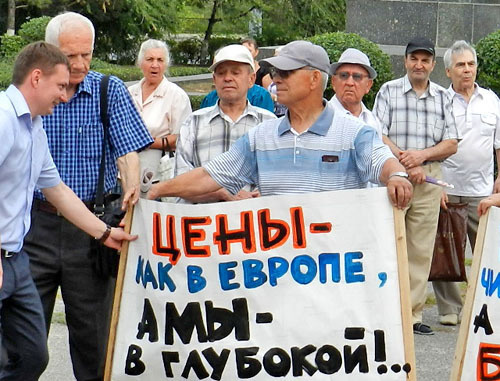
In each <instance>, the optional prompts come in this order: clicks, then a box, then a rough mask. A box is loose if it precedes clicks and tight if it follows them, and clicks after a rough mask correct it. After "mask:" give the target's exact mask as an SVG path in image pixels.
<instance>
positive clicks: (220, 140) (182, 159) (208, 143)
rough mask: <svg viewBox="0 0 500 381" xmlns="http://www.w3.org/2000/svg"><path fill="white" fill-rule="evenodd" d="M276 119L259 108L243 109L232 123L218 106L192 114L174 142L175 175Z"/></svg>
mask: <svg viewBox="0 0 500 381" xmlns="http://www.w3.org/2000/svg"><path fill="white" fill-rule="evenodd" d="M275 118H276V116H275V115H274V114H273V113H271V112H270V111H267V110H265V109H263V108H260V107H255V106H252V105H251V104H250V103H249V102H247V107H246V109H245V110H244V111H243V113H242V114H241V116H240V117H239V118H238V119H237V120H236V121H235V122H233V121H232V120H231V118H229V117H228V116H227V115H225V114H224V112H223V111H222V110H221V109H220V107H219V105H218V103H217V104H216V105H215V106H212V107H208V108H203V109H200V110H197V111H195V112H193V113H192V114H191V115H190V116H189V117H188V118H187V119H186V121H185V122H184V124H183V125H182V127H181V131H180V134H179V138H178V140H177V151H176V154H175V156H176V159H175V175H176V176H177V175H180V174H182V173H184V172H188V171H190V170H191V169H193V168H197V167H201V166H202V165H204V164H206V163H208V162H209V161H210V160H212V159H213V158H214V157H216V156H218V155H220V154H221V153H223V152H226V151H227V150H228V149H229V147H230V146H231V145H232V144H233V143H234V142H235V141H236V140H238V139H239V138H240V137H241V136H243V135H244V134H245V133H246V132H248V130H250V129H251V128H252V127H254V126H256V125H258V124H260V123H262V122H263V121H264V120H267V119H275Z"/></svg>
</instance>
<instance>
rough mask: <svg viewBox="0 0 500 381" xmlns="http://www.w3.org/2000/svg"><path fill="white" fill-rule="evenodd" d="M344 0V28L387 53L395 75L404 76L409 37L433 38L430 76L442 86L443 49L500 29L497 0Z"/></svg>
mask: <svg viewBox="0 0 500 381" xmlns="http://www.w3.org/2000/svg"><path fill="white" fill-rule="evenodd" d="M346 1H347V22H346V29H347V31H348V32H354V33H358V34H360V35H361V36H363V37H365V38H367V39H369V40H371V41H373V42H376V43H377V44H379V45H381V47H382V49H383V50H384V51H386V53H388V54H390V55H391V58H392V62H393V70H394V72H395V74H396V76H402V75H404V72H405V71H404V66H403V55H404V47H405V46H406V44H407V43H408V41H409V40H410V39H411V38H412V37H414V36H417V35H421V36H425V37H428V38H430V39H431V40H432V41H434V42H435V43H436V47H437V48H438V51H437V54H436V56H437V65H436V68H435V69H434V72H433V73H432V75H431V79H432V80H433V81H436V82H438V83H440V84H442V85H443V86H448V85H449V81H448V79H447V77H446V75H445V73H444V65H443V62H442V56H443V53H444V51H445V50H446V48H448V47H449V46H450V45H451V44H452V43H453V42H454V41H456V40H466V41H468V42H472V43H476V42H478V41H479V40H480V39H481V38H483V37H484V36H486V35H488V34H489V33H491V32H493V31H495V30H497V29H500V1H499V0H346ZM439 48H442V49H439Z"/></svg>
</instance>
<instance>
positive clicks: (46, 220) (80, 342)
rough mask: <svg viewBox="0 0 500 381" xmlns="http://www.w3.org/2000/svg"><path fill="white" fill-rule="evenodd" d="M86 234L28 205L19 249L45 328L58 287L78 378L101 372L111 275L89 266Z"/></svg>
mask: <svg viewBox="0 0 500 381" xmlns="http://www.w3.org/2000/svg"><path fill="white" fill-rule="evenodd" d="M92 239H93V238H91V237H89V236H88V235H87V234H86V233H84V232H83V231H81V230H80V229H78V228H77V227H76V226H74V225H72V224H71V223H70V222H68V221H67V220H65V219H64V218H63V217H60V216H58V215H56V214H53V213H49V212H47V211H42V210H37V208H36V205H35V206H34V208H33V211H32V225H31V230H30V232H29V234H28V235H27V236H26V239H25V250H26V252H27V253H28V254H29V256H30V264H31V272H32V274H33V279H34V281H35V284H36V287H37V289H38V292H39V294H40V298H41V300H42V305H43V312H44V315H45V319H46V324H47V333H48V331H49V327H50V321H51V318H52V312H53V309H54V303H55V298H56V294H57V290H58V288H59V287H60V288H61V294H62V298H63V301H64V307H65V312H66V322H67V326H68V331H69V346H70V355H71V361H72V363H73V372H74V374H75V377H76V379H77V380H78V381H90V380H101V379H102V377H103V369H104V360H105V351H106V344H107V339H108V330H109V318H110V311H111V302H112V292H113V287H114V282H113V281H112V280H111V279H102V278H100V277H99V276H97V274H95V271H94V270H93V268H92V264H91V260H90V244H91V240H92Z"/></svg>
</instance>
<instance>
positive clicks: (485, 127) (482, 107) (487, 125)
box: [433, 41, 500, 325]
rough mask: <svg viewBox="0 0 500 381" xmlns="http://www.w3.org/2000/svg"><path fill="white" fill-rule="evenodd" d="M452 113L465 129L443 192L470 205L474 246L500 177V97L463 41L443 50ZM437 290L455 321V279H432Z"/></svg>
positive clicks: (446, 320)
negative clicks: (497, 168) (479, 80)
mask: <svg viewBox="0 0 500 381" xmlns="http://www.w3.org/2000/svg"><path fill="white" fill-rule="evenodd" d="M444 64H445V68H446V75H447V76H448V77H449V78H450V79H451V85H450V87H449V88H448V94H449V96H450V99H451V102H452V105H453V115H454V117H455V121H456V123H457V127H458V129H459V131H460V133H461V134H462V140H461V141H460V143H458V151H457V153H456V154H454V155H452V156H450V157H449V158H447V159H446V160H445V161H444V162H443V163H442V164H441V170H442V171H443V180H444V181H446V182H447V183H450V184H453V185H454V186H455V188H454V189H450V190H449V191H448V195H446V193H444V197H443V203H442V206H443V207H444V208H446V204H445V202H446V201H449V202H454V203H455V202H466V203H468V204H469V206H468V223H467V235H468V236H469V241H470V244H471V247H472V249H473V250H474V246H475V243H476V234H477V226H478V223H479V216H478V214H477V208H478V205H479V202H480V201H481V200H482V199H483V198H484V197H487V196H489V195H491V194H492V193H499V191H500V178H499V177H497V178H496V180H495V179H494V175H493V173H494V168H493V167H494V165H493V161H494V160H493V151H494V150H495V151H496V158H497V164H500V101H499V99H498V97H497V96H496V95H495V93H494V92H493V91H491V90H487V89H483V88H482V87H480V86H478V85H477V84H476V83H475V80H476V73H477V56H476V51H475V49H474V48H473V47H472V46H471V45H469V44H468V43H467V42H465V41H456V42H455V43H454V44H453V45H452V46H451V48H449V49H448V50H447V51H446V53H445V55H444ZM433 286H434V293H435V294H436V301H437V305H438V311H439V315H440V322H441V324H444V325H456V324H457V323H458V321H459V315H460V310H461V308H462V297H461V294H460V289H459V287H458V284H457V283H455V282H433Z"/></svg>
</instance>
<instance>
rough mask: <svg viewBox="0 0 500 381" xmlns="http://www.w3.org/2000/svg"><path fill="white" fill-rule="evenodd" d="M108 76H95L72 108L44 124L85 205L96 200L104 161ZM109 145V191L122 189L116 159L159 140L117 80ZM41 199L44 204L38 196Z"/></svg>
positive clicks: (64, 106)
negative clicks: (103, 96) (103, 101)
mask: <svg viewBox="0 0 500 381" xmlns="http://www.w3.org/2000/svg"><path fill="white" fill-rule="evenodd" d="M102 77H103V75H102V74H101V73H97V72H94V71H89V73H88V74H87V76H86V77H85V78H84V80H83V81H82V82H81V83H80V85H79V86H78V89H77V91H76V93H75V94H74V95H73V97H71V99H70V100H69V101H68V103H60V104H59V105H58V106H56V107H55V108H54V112H53V113H52V114H51V115H48V116H46V117H44V118H43V127H44V129H45V131H46V133H47V138H48V141H49V149H50V152H51V154H52V157H53V158H54V162H55V164H56V167H57V169H58V170H59V174H60V176H61V178H62V180H63V181H64V183H65V184H66V185H68V186H69V187H70V188H71V189H72V190H73V191H74V192H75V193H76V195H77V196H78V197H79V198H80V199H81V200H83V201H91V200H94V199H95V193H96V188H97V180H98V175H99V164H100V160H101V150H102V139H103V126H102V123H101V116H100V112H99V111H100V108H99V102H100V101H99V98H100V89H99V85H100V82H101V78H102ZM108 116H109V121H110V128H109V139H110V144H107V145H106V151H105V153H106V170H105V181H104V190H105V191H106V192H108V191H110V190H111V189H112V188H113V187H114V186H115V185H116V178H117V167H116V159H117V158H119V157H121V156H123V155H125V154H127V153H129V152H132V151H138V150H141V149H143V148H145V147H147V146H149V145H150V144H151V143H152V142H153V140H152V138H151V135H150V134H149V132H148V130H147V129H146V126H145V125H144V122H143V121H142V119H141V117H140V115H139V113H138V112H137V109H136V108H135V106H134V103H133V101H132V98H131V97H130V94H129V92H128V90H127V88H126V87H125V85H124V83H123V82H122V81H121V80H120V79H118V78H116V77H114V76H111V77H110V79H109V87H108ZM35 197H37V198H42V195H41V193H40V192H38V191H37V193H36V195H35Z"/></svg>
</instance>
